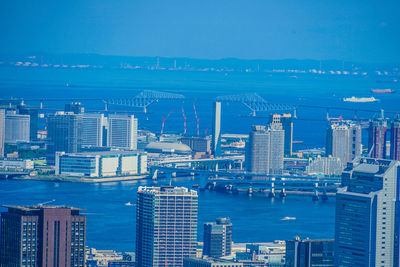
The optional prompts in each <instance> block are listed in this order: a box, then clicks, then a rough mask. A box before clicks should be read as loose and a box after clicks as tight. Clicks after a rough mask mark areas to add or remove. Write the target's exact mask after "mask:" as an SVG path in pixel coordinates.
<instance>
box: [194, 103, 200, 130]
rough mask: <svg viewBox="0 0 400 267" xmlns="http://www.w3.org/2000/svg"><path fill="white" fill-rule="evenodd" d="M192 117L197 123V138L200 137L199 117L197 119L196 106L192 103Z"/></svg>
mask: <svg viewBox="0 0 400 267" xmlns="http://www.w3.org/2000/svg"><path fill="white" fill-rule="evenodd" d="M193 109H194V115H195V116H196V123H197V137H200V127H199V117H197V111H196V105H195V104H194V102H193Z"/></svg>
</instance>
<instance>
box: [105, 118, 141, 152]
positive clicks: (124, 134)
mask: <svg viewBox="0 0 400 267" xmlns="http://www.w3.org/2000/svg"><path fill="white" fill-rule="evenodd" d="M137 128H138V120H137V119H136V118H135V117H134V116H133V115H117V114H110V115H109V116H108V146H110V147H115V148H127V149H131V150H136V149H137Z"/></svg>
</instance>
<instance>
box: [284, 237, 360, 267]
mask: <svg viewBox="0 0 400 267" xmlns="http://www.w3.org/2000/svg"><path fill="white" fill-rule="evenodd" d="M334 258H335V257H334V240H333V239H315V240H312V239H300V238H296V239H294V240H287V241H286V265H285V266H287V267H303V266H308V267H320V266H325V267H333V266H335V265H334ZM353 266H364V265H353Z"/></svg>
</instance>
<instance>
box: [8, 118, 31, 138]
mask: <svg viewBox="0 0 400 267" xmlns="http://www.w3.org/2000/svg"><path fill="white" fill-rule="evenodd" d="M29 140H30V116H29V115H20V114H16V113H15V111H7V114H6V117H5V142H6V143H9V144H16V143H17V142H29Z"/></svg>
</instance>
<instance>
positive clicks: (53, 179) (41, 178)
mask: <svg viewBox="0 0 400 267" xmlns="http://www.w3.org/2000/svg"><path fill="white" fill-rule="evenodd" d="M143 179H150V178H149V176H148V174H145V175H135V176H124V177H108V178H87V177H63V176H45V175H38V176H33V177H32V176H24V177H17V178H13V179H11V180H24V181H27V180H30V181H45V182H67V183H107V182H123V181H134V180H143Z"/></svg>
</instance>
